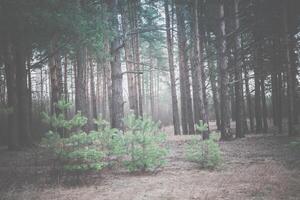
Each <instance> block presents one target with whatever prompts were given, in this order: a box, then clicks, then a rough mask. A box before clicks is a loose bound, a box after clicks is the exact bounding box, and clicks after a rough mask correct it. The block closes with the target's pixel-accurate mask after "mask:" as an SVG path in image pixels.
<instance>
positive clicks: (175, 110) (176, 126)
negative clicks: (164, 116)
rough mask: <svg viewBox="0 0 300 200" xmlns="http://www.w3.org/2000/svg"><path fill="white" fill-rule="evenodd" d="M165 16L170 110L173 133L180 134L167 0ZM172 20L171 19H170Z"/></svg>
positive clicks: (172, 42) (166, 0) (166, 1)
mask: <svg viewBox="0 0 300 200" xmlns="http://www.w3.org/2000/svg"><path fill="white" fill-rule="evenodd" d="M164 6H165V17H166V29H167V31H166V32H167V45H168V61H169V71H170V81H171V96H172V111H173V126H174V134H175V135H180V120H179V111H178V101H177V93H176V81H175V79H176V77H175V66H174V55H173V44H174V41H173V37H172V35H171V30H170V28H171V26H170V14H169V5H168V0H165V4H164ZM172 20H173V19H172Z"/></svg>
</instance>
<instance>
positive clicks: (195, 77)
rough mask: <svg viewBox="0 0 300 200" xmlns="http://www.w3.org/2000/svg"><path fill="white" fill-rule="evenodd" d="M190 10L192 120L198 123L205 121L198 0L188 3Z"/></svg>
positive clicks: (204, 136) (204, 135) (206, 135)
mask: <svg viewBox="0 0 300 200" xmlns="http://www.w3.org/2000/svg"><path fill="white" fill-rule="evenodd" d="M190 10H191V16H192V17H191V25H190V26H191V44H192V49H191V65H192V72H193V73H192V85H193V105H194V120H195V123H199V121H200V120H202V121H203V122H205V123H207V119H206V116H205V110H204V100H203V85H202V83H203V81H202V78H203V75H202V72H203V71H202V69H201V68H202V67H203V66H202V60H199V59H203V56H200V53H199V51H198V48H199V46H198V44H199V42H198V40H199V39H202V38H199V31H198V30H199V29H198V19H199V16H198V2H197V1H192V4H191V5H190ZM203 138H204V139H208V133H205V134H204V133H203Z"/></svg>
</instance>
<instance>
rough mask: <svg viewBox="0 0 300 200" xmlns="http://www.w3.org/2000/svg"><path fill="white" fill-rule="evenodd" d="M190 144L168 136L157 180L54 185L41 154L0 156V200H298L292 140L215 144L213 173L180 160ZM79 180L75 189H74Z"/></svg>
mask: <svg viewBox="0 0 300 200" xmlns="http://www.w3.org/2000/svg"><path fill="white" fill-rule="evenodd" d="M166 131H167V132H168V131H170V130H168V129H166ZM190 138H191V136H171V134H170V136H169V137H168V142H167V145H168V146H169V148H170V154H169V156H168V163H167V165H166V166H165V167H164V168H163V169H162V170H161V171H159V172H158V173H156V174H130V173H128V172H126V171H125V170H123V169H121V168H119V167H115V168H114V169H106V170H104V171H102V172H101V173H90V174H88V175H84V176H81V178H80V179H72V178H69V179H67V178H66V177H73V176H63V177H64V178H60V179H58V176H57V173H53V172H51V170H50V169H51V168H52V166H51V157H50V155H49V154H48V153H47V152H45V151H43V150H42V149H29V150H24V151H22V152H7V151H2V150H1V151H0V199H1V200H2V199H3V200H4V199H9V200H10V199H17V200H27V199H28V200H33V199H43V200H44V199H60V200H67V199H72V200H76V199H78V200H79V199H84V200H85V199H89V200H93V199H103V200H104V199H107V200H113V199H122V200H127V199H128V200H141V199H151V200H152V199H154V200H159V199H161V200H165V199H168V200H172V199H174V200H175V199H180V200H183V199H199V200H200V199H230V200H232V199H237V200H240V199H284V200H287V199H295V200H296V199H300V154H299V152H293V151H292V150H291V149H290V148H289V146H288V145H289V143H290V142H291V141H293V140H294V138H289V137H286V136H271V135H249V136H247V137H246V138H243V139H240V140H234V141H230V142H220V145H221V149H222V154H223V162H222V165H221V166H220V167H219V168H218V169H217V170H215V171H209V170H201V169H199V168H198V167H197V165H195V164H193V163H191V162H188V161H187V160H186V159H185V156H184V146H185V144H186V141H188V140H189V139H190ZM78 180H80V181H79V182H80V186H79V185H78V184H76V185H77V186H74V182H76V183H78Z"/></svg>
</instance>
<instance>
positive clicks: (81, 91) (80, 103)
mask: <svg viewBox="0 0 300 200" xmlns="http://www.w3.org/2000/svg"><path fill="white" fill-rule="evenodd" d="M86 56H87V54H86V48H85V47H83V48H82V47H78V48H77V52H76V60H77V66H76V79H75V99H76V100H75V101H76V112H79V111H80V112H81V113H82V115H83V116H85V117H89V110H88V97H87V93H86V88H87V80H86V74H87V58H86ZM89 129H90V127H89V125H88V124H87V125H86V126H85V127H84V130H85V131H88V130H89Z"/></svg>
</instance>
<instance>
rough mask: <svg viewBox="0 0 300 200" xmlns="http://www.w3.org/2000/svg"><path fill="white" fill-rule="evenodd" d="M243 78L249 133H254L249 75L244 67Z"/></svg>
mask: <svg viewBox="0 0 300 200" xmlns="http://www.w3.org/2000/svg"><path fill="white" fill-rule="evenodd" d="M244 76H245V88H246V99H247V108H248V115H249V121H250V130H251V132H254V119H253V110H252V108H253V107H252V98H251V93H250V87H249V74H248V70H247V68H246V67H244Z"/></svg>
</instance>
